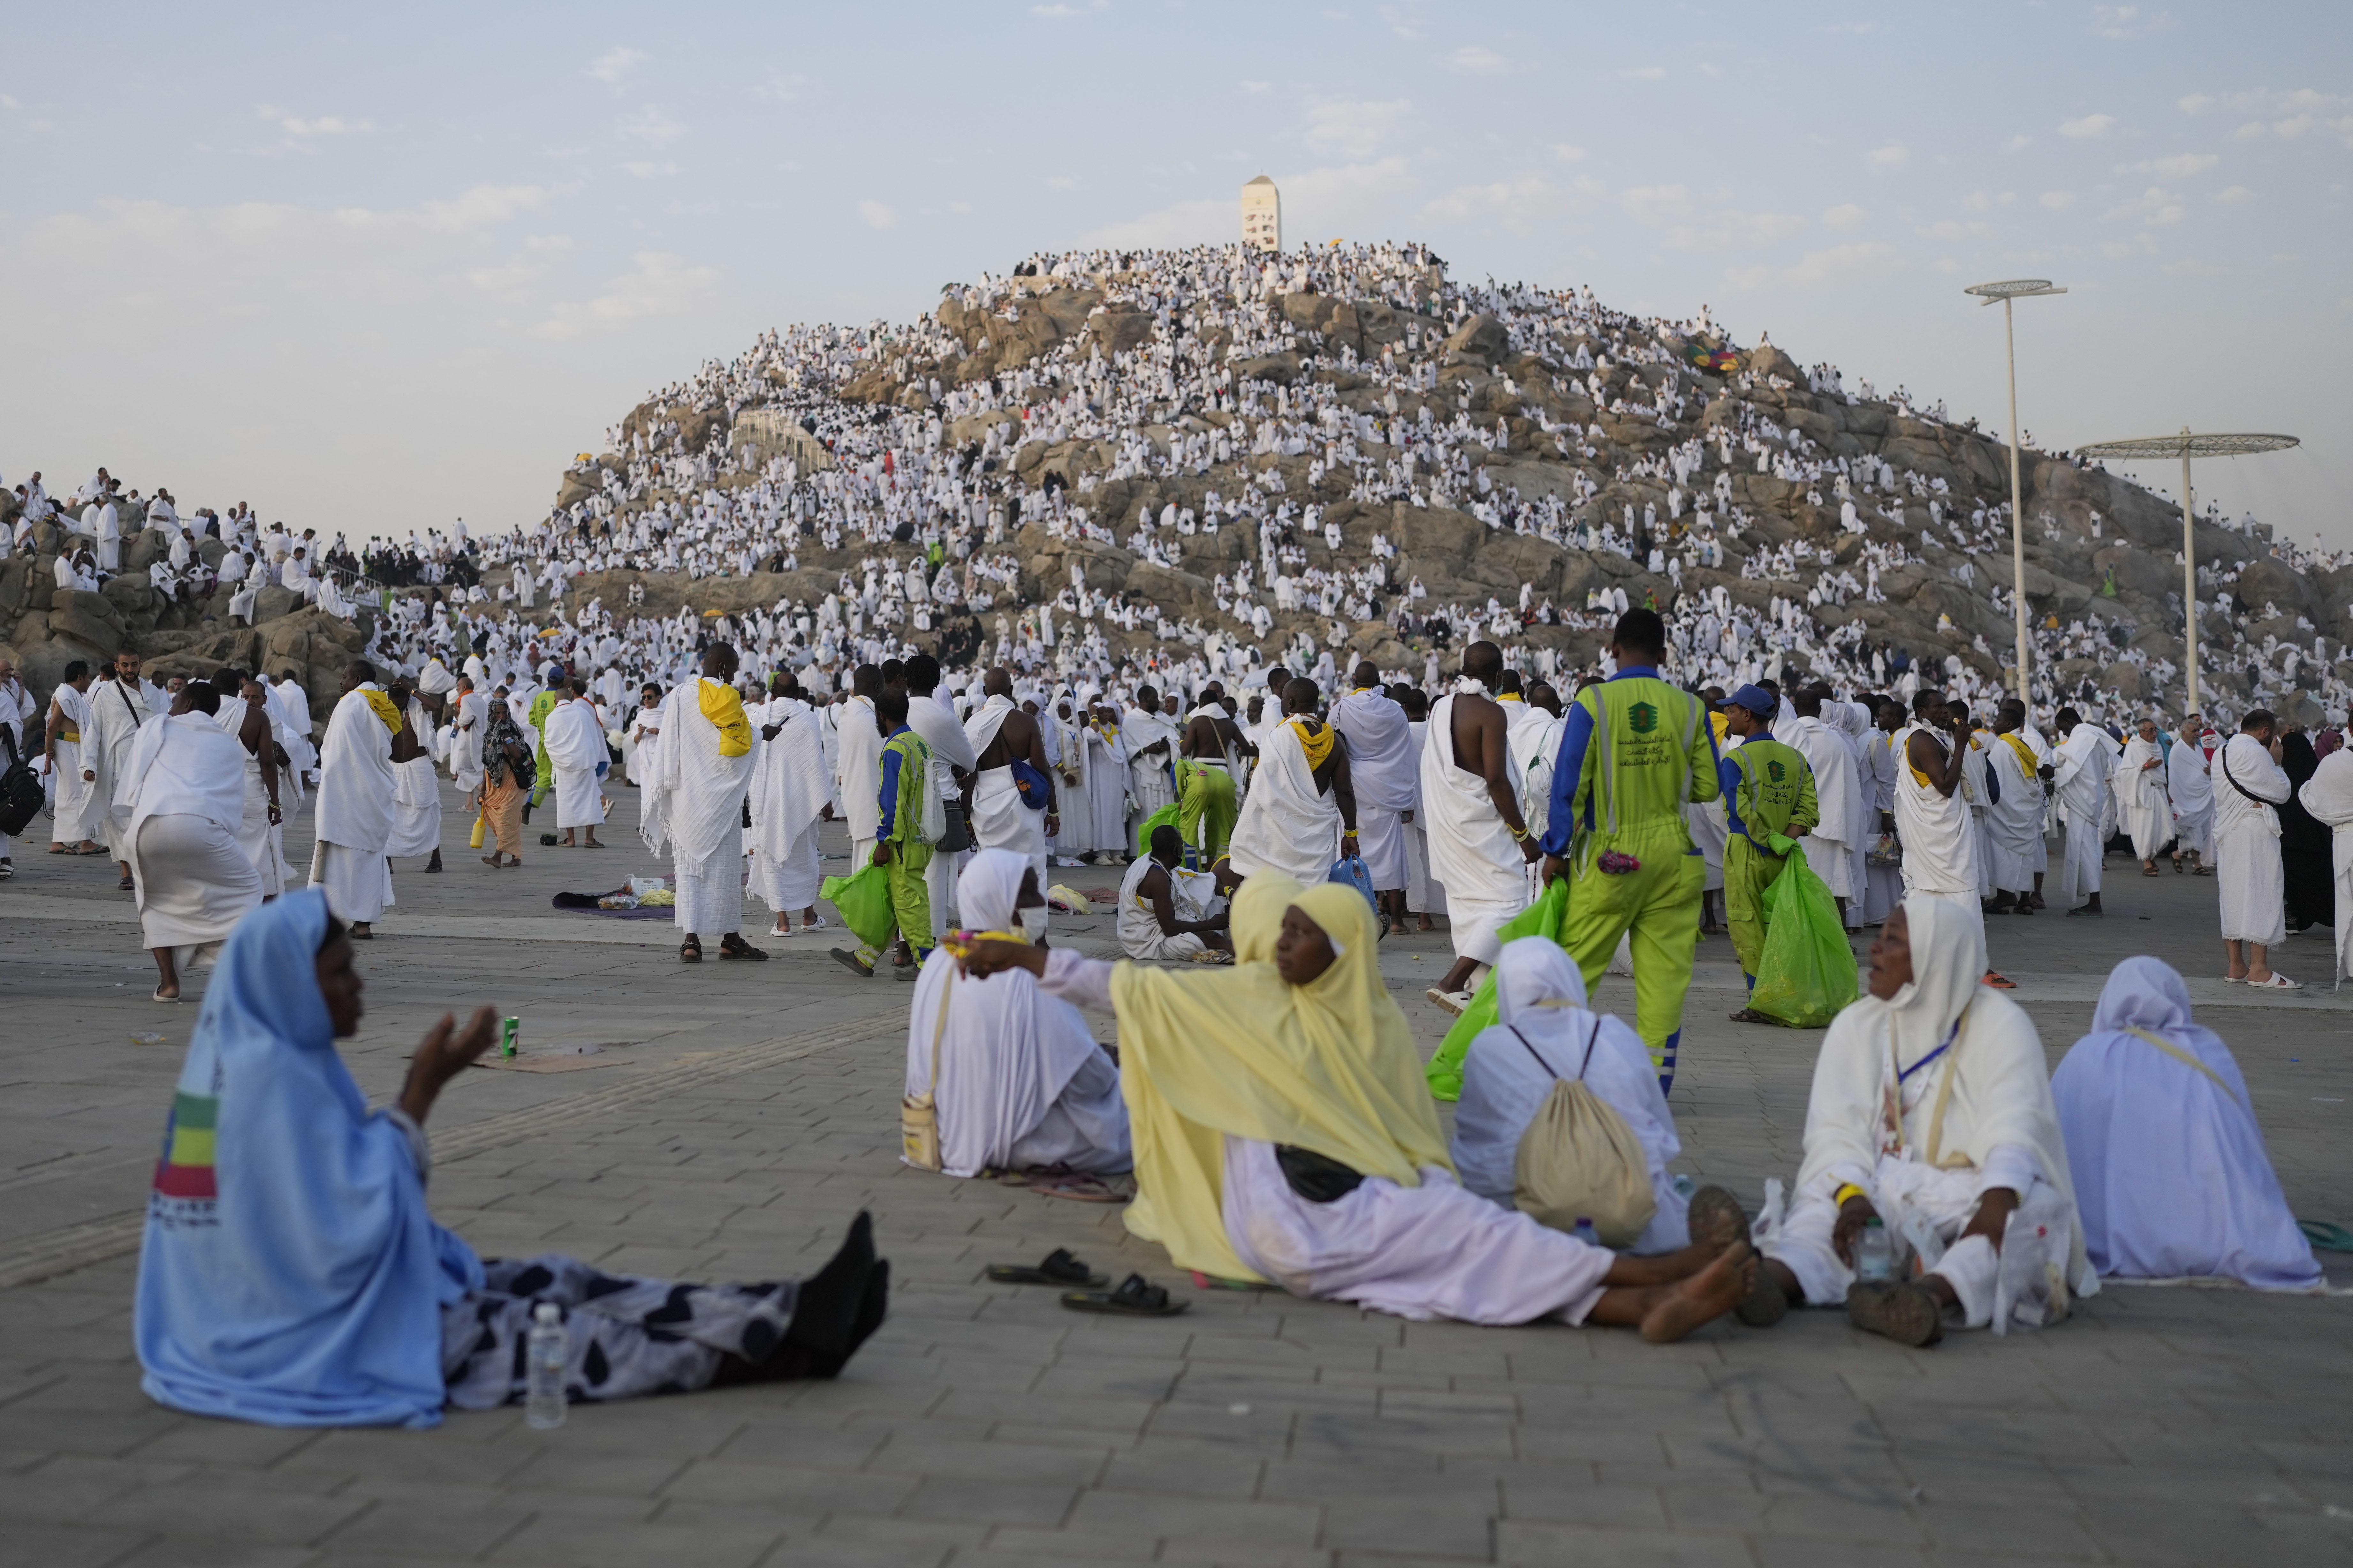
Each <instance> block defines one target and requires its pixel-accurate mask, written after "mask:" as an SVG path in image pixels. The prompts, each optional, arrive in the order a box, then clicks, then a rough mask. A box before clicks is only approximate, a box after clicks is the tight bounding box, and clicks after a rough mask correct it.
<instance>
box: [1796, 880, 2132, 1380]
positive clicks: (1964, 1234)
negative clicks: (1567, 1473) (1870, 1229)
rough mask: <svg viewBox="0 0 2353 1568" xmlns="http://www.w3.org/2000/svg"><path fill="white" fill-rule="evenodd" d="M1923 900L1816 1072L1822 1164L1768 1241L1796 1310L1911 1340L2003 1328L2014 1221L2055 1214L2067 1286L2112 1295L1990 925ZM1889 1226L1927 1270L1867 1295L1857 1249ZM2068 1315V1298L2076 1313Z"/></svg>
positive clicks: (1802, 1179) (1905, 913) (1906, 912)
mask: <svg viewBox="0 0 2353 1568" xmlns="http://www.w3.org/2000/svg"><path fill="white" fill-rule="evenodd" d="M1974 914H1975V911H1973V910H1966V909H1963V908H1961V907H1960V906H1959V905H1958V904H1956V903H1954V902H1953V901H1951V900H1948V899H1942V898H1936V897H1914V898H1910V899H1906V900H1905V901H1904V903H1903V904H1902V905H1901V906H1899V907H1898V908H1897V909H1896V910H1894V911H1893V912H1891V913H1890V914H1889V915H1888V917H1887V923H1886V924H1885V925H1884V926H1883V927H1882V928H1881V930H1880V934H1879V937H1878V940H1876V941H1875V942H1873V943H1872V946H1871V973H1870V974H1869V977H1868V980H1867V985H1868V994H1866V995H1864V996H1862V997H1861V998H1860V999H1858V1000H1857V1001H1856V1002H1855V1003H1854V1004H1853V1005H1851V1006H1849V1007H1848V1008H1847V1009H1846V1010H1845V1011H1844V1012H1842V1013H1841V1014H1840V1015H1839V1016H1837V1017H1836V1018H1835V1019H1833V1020H1832V1021H1831V1028H1830V1033H1829V1034H1828V1035H1827V1036H1826V1037H1824V1038H1823V1040H1822V1050H1821V1055H1820V1057H1819V1058H1816V1059H1815V1062H1814V1087H1813V1095H1812V1099H1811V1100H1810V1103H1809V1104H1808V1105H1807V1108H1806V1152H1805V1163H1803V1165H1802V1166H1800V1167H1799V1172H1798V1185H1797V1191H1796V1193H1795V1194H1794V1196H1793V1199H1792V1202H1791V1204H1790V1206H1789V1213H1788V1219H1787V1221H1786V1223H1784V1224H1782V1225H1779V1226H1771V1227H1767V1226H1760V1227H1759V1228H1760V1229H1767V1232H1768V1233H1767V1235H1765V1236H1763V1237H1761V1238H1760V1241H1759V1250H1761V1251H1762V1252H1763V1253H1764V1254H1765V1267H1764V1268H1763V1270H1761V1271H1760V1272H1761V1273H1763V1274H1765V1275H1767V1276H1769V1277H1770V1279H1772V1281H1773V1283H1774V1284H1775V1285H1777V1286H1778V1287H1779V1288H1780V1289H1781V1290H1782V1291H1783V1292H1784V1293H1785V1294H1787V1295H1788V1297H1789V1298H1790V1299H1791V1300H1805V1301H1808V1302H1810V1303H1812V1304H1814V1305H1816V1306H1824V1307H1827V1306H1832V1305H1836V1304H1839V1303H1841V1302H1843V1303H1844V1304H1845V1306H1846V1310H1847V1317H1848V1320H1849V1321H1852V1323H1853V1324H1854V1325H1855V1326H1856V1327H1857V1328H1861V1329H1865V1330H1868V1331H1872V1332H1873V1333H1880V1334H1884V1335H1886V1336H1887V1337H1889V1338H1890V1339H1894V1340H1896V1341H1899V1342H1902V1343H1905V1344H1910V1345H1928V1344H1934V1343H1936V1341H1938V1340H1939V1339H1941V1338H1943V1337H1944V1328H1945V1325H1946V1324H1947V1323H1950V1324H1952V1325H1954V1326H1956V1327H1960V1328H1971V1329H1979V1328H1985V1327H1987V1326H1988V1325H1989V1323H1990V1322H1991V1321H1992V1316H1993V1306H1994V1299H1995V1295H1996V1290H1997V1284H1998V1280H1999V1277H2000V1247H2001V1244H2002V1237H2003V1233H2004V1226H2006V1225H2007V1223H2008V1221H2009V1219H2010V1215H2011V1214H2012V1213H2014V1212H2016V1211H2018V1210H2021V1209H2033V1210H2039V1211H2051V1210H2052V1209H2054V1208H2055V1210H2056V1212H2057V1214H2058V1215H2061V1216H2063V1218H2061V1219H2060V1220H2058V1221H2057V1222H2056V1223H2062V1224H2063V1225H2064V1226H2065V1227H2066V1229H2067V1232H2068V1235H2069V1245H2068V1249H2067V1250H2068V1262H2067V1265H2066V1268H2065V1279H2066V1282H2067V1283H2068V1284H2070V1285H2072V1286H2073V1289H2075V1290H2076V1291H2077V1293H2079V1294H2082V1295H2086V1296H2088V1295H2091V1294H2093V1293H2094V1291H2096V1290H2097V1289H2099V1279H2098V1278H2097V1276H2095V1275H2094V1274H2093V1273H2092V1271H2091V1268H2090V1267H2089V1265H2088V1264H2087V1262H2086V1261H2085V1258H2084V1238H2083V1225H2082V1223H2081V1221H2079V1220H2078V1219H2077V1218H2076V1216H2075V1198H2074V1185H2073V1178H2072V1177H2071V1175H2070V1174H2069V1171H2068V1165H2067V1147H2066V1143H2065V1141H2064V1140H2063V1139H2062V1138H2061V1136H2060V1133H2059V1117H2058V1112H2057V1110H2055V1109H2054V1108H2053V1107H2052V1102H2051V1079H2050V1075H2049V1072H2048V1070H2047V1069H2046V1068H2044V1066H2043V1058H2042V1037H2040V1036H2039V1035H2037V1034H2036V1033H2035V1031H2034V1023H2033V1020H2031V1018H2029V1017H2028V1016H2026V1011H2025V1009H2023V1008H2021V1006H2019V1005H2018V1004H2016V1003H2015V1002H2012V1001H2011V1000H2010V998H2009V997H2007V996H2005V995H2003V994H2001V993H2000V991H1997V990H1995V989H1993V988H1992V987H1990V986H1988V985H1985V984H1980V983H1979V978H1978V977H1979V976H1981V975H1982V974H1984V973H1985V972H1986V950H1985V927H1984V924H1983V922H1982V921H1979V920H1978V919H1975V918H1973V917H1974ZM1873 1219H1877V1220H1880V1221H1881V1222H1882V1224H1883V1226H1884V1227H1885V1228H1886V1230H1887V1231H1888V1232H1889V1233H1890V1236H1891V1238H1893V1237H1896V1236H1903V1237H1916V1238H1917V1245H1918V1250H1920V1251H1921V1252H1922V1253H1924V1254H1930V1253H1933V1254H1934V1255H1935V1256H1934V1258H1933V1260H1932V1258H1930V1257H1928V1256H1923V1257H1922V1258H1920V1261H1921V1263H1922V1264H1923V1265H1924V1266H1925V1268H1924V1272H1923V1276H1922V1278H1921V1279H1919V1280H1917V1281H1916V1282H1915V1281H1914V1280H1912V1279H1907V1278H1903V1277H1901V1276H1900V1275H1899V1277H1898V1278H1895V1279H1890V1280H1886V1281H1864V1282H1861V1283H1858V1282H1857V1280H1856V1277H1855V1272H1854V1242H1855V1239H1856V1237H1859V1236H1860V1235H1861V1234H1862V1230H1863V1228H1864V1226H1865V1225H1866V1224H1867V1223H1868V1222H1870V1221H1872V1220H1873ZM2059 1305H2060V1307H2061V1309H2062V1310H2063V1303H2060V1304H2059Z"/></svg>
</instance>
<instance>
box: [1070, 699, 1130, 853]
mask: <svg viewBox="0 0 2353 1568" xmlns="http://www.w3.org/2000/svg"><path fill="white" fill-rule="evenodd" d="M1079 739H1080V743H1081V744H1082V745H1084V746H1085V747H1086V752H1087V769H1086V772H1087V788H1086V798H1085V801H1084V809H1085V810H1086V813H1087V816H1088V819H1089V827H1088V837H1089V838H1090V839H1091V840H1092V843H1093V844H1094V846H1095V848H1096V850H1097V851H1098V852H1101V851H1103V850H1106V849H1108V850H1111V851H1113V852H1114V853H1117V854H1119V855H1122V856H1126V855H1131V854H1133V853H1134V842H1133V840H1131V839H1130V838H1129V837H1128V836H1127V788H1128V767H1127V747H1126V745H1125V743H1124V742H1123V741H1122V740H1121V738H1120V732H1119V731H1118V730H1117V729H1113V731H1112V732H1111V733H1110V734H1108V735H1106V734H1104V733H1103V731H1101V730H1100V729H1098V728H1096V727H1095V726H1094V725H1092V724H1087V725H1084V726H1082V727H1081V729H1080V731H1079ZM1080 805H1081V803H1080V802H1079V801H1076V800H1073V801H1071V802H1068V803H1066V804H1065V805H1064V807H1063V810H1064V811H1065V812H1066V813H1067V812H1070V811H1072V810H1076V809H1078V808H1079V807H1080Z"/></svg>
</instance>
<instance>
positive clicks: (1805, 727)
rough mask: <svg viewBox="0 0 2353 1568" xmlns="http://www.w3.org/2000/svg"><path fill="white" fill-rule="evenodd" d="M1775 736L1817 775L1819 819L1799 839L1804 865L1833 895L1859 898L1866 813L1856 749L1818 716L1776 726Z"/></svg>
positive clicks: (1815, 790)
mask: <svg viewBox="0 0 2353 1568" xmlns="http://www.w3.org/2000/svg"><path fill="white" fill-rule="evenodd" d="M1773 738H1774V739H1775V740H1777V741H1780V742H1784V743H1785V744H1787V745H1789V746H1792V747H1794V748H1796V750H1797V752H1798V753H1799V755H1800V756H1802V757H1804V758H1805V759H1806V765H1807V766H1808V767H1810V768H1811V769H1812V770H1813V773H1814V804H1815V808H1816V809H1817V810H1818V811H1820V814H1821V821H1820V823H1819V824H1818V825H1817V826H1814V827H1813V828H1812V829H1810V831H1809V832H1808V833H1807V834H1806V836H1805V837H1803V838H1800V839H1799V840H1798V842H1799V844H1800V845H1802V846H1804V847H1805V851H1806V863H1807V864H1808V865H1809V866H1810V867H1812V868H1813V870H1814V875H1816V876H1818V877H1820V879H1822V880H1823V881H1824V882H1826V883H1828V884H1829V886H1830V889H1831V892H1832V893H1834V894H1836V895H1837V896H1838V897H1840V898H1842V899H1852V898H1853V897H1855V896H1856V894H1858V893H1859V892H1860V891H1862V889H1859V888H1857V887H1856V886H1855V880H1854V871H1855V856H1854V847H1855V845H1856V844H1857V843H1858V842H1859V841H1860V839H1861V837H1862V810H1861V795H1860V792H1859V791H1858V789H1857V786H1856V777H1855V763H1854V752H1852V750H1850V749H1849V748H1848V746H1847V742H1846V737H1845V735H1844V734H1842V733H1841V732H1840V731H1837V730H1833V729H1831V727H1830V726H1829V725H1828V724H1826V723H1824V722H1823V721H1821V720H1820V719H1808V718H1803V717H1799V718H1793V719H1791V720H1790V721H1788V723H1787V724H1782V725H1777V726H1776V727H1775V728H1774V731H1773Z"/></svg>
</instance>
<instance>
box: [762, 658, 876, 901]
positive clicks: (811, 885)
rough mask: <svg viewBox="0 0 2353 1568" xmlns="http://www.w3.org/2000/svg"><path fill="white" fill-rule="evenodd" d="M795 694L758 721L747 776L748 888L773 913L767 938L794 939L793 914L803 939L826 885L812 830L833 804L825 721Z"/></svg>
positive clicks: (788, 693) (793, 689) (783, 696)
mask: <svg viewBox="0 0 2353 1568" xmlns="http://www.w3.org/2000/svg"><path fill="white" fill-rule="evenodd" d="M787 679H789V678H787ZM798 693H799V688H798V686H797V685H792V686H787V687H786V688H785V689H784V690H782V691H781V692H779V693H778V694H777V695H776V697H774V698H773V699H771V700H769V702H768V703H767V705H766V708H765V710H764V711H763V712H762V713H761V715H760V738H761V740H762V741H763V742H765V745H763V746H762V748H761V751H760V765H759V767H758V768H757V769H756V770H755V771H754V773H753V774H752V785H751V795H750V800H751V805H752V885H753V889H754V891H756V892H757V893H758V894H759V895H760V897H761V898H762V899H764V900H766V901H767V905H768V908H769V909H771V910H775V911H776V919H775V920H774V921H771V922H770V923H769V927H768V934H769V935H770V936H790V935H792V934H793V919H792V918H793V916H794V915H796V914H798V915H799V916H800V917H801V929H802V930H803V931H807V930H808V929H810V928H811V926H813V925H814V924H815V923H816V922H817V919H818V914H817V891H818V885H819V884H820V883H821V882H822V881H823V880H824V879H823V877H822V876H821V875H820V874H819V871H818V853H817V835H818V823H820V822H822V821H823V820H824V819H825V814H826V808H827V807H828V806H829V805H832V804H833V783H832V781H831V780H830V779H829V778H828V777H827V776H826V766H825V721H824V720H823V719H822V718H820V717H819V716H818V713H817V711H816V710H814V709H812V708H810V707H809V705H808V704H807V703H806V702H804V701H802V700H800V698H799V695H798ZM911 705H912V704H911Z"/></svg>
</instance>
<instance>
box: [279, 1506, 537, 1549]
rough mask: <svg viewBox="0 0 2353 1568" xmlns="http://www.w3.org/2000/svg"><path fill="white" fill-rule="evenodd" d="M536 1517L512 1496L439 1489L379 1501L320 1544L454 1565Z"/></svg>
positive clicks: (328, 1546)
mask: <svg viewBox="0 0 2353 1568" xmlns="http://www.w3.org/2000/svg"><path fill="white" fill-rule="evenodd" d="M533 1517H534V1516H533V1510H531V1509H530V1508H529V1507H527V1506H525V1505H523V1504H522V1503H518V1502H516V1501H514V1500H512V1499H510V1498H506V1497H498V1496H479V1495H478V1496H474V1497H465V1496H456V1497H453V1496H449V1495H448V1494H447V1493H446V1491H444V1490H443V1489H438V1488H437V1489H434V1490H433V1491H431V1492H429V1493H422V1492H412V1493H411V1494H410V1495H408V1496H406V1497H401V1498H394V1499H379V1500H377V1501H376V1503H375V1507H373V1508H371V1509H369V1510H367V1511H366V1512H365V1513H363V1514H359V1515H357V1516H355V1517H353V1519H352V1520H350V1521H347V1522H346V1523H344V1524H343V1526H342V1527H341V1528H340V1529H338V1530H336V1531H335V1532H334V1533H333V1534H332V1535H331V1536H329V1537H327V1538H326V1540H324V1541H323V1542H320V1545H321V1546H322V1548H323V1549H326V1550H331V1551H332V1550H336V1549H339V1548H343V1547H351V1548H354V1549H358V1550H364V1551H368V1552H382V1553H384V1554H385V1555H387V1556H409V1557H418V1558H425V1559H435V1558H438V1559H440V1560H441V1561H444V1562H453V1561H456V1560H458V1559H460V1558H472V1557H479V1556H480V1555H481V1554H482V1553H483V1552H488V1551H489V1550H490V1549H491V1547H493V1546H496V1545H497V1544H498V1543H499V1542H501V1541H502V1540H504V1539H505V1538H506V1537H507V1536H508V1535H510V1534H512V1532H513V1531H517V1530H519V1529H522V1527H523V1526H525V1525H527V1524H529V1523H530V1522H531V1521H532V1520H533Z"/></svg>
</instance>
